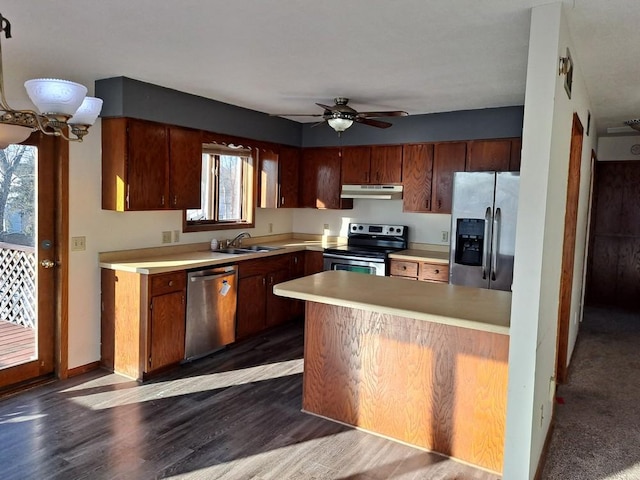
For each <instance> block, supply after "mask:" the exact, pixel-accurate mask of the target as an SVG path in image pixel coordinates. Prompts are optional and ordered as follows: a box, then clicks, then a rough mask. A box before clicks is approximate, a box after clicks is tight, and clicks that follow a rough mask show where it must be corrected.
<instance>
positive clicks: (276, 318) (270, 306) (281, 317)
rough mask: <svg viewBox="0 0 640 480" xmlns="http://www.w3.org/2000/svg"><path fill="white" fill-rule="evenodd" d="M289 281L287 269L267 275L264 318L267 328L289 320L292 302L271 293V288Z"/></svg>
mask: <svg viewBox="0 0 640 480" xmlns="http://www.w3.org/2000/svg"><path fill="white" fill-rule="evenodd" d="M287 280H289V271H288V270H287V269H281V270H276V271H275V272H271V273H269V274H268V275H267V308H266V310H265V313H264V316H265V317H266V322H267V326H268V327H271V326H273V325H280V324H281V323H284V322H287V321H288V320H290V319H291V313H292V312H291V310H292V302H291V300H289V299H288V298H286V297H279V296H278V295H275V294H274V293H273V286H274V285H276V284H278V283H282V282H286V281H287Z"/></svg>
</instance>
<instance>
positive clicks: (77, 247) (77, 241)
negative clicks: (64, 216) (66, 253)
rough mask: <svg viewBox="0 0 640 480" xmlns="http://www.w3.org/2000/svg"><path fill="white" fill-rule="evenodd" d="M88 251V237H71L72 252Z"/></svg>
mask: <svg viewBox="0 0 640 480" xmlns="http://www.w3.org/2000/svg"><path fill="white" fill-rule="evenodd" d="M86 249H87V237H71V251H73V252H81V251H83V250H86Z"/></svg>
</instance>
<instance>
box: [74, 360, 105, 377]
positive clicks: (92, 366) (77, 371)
mask: <svg viewBox="0 0 640 480" xmlns="http://www.w3.org/2000/svg"><path fill="white" fill-rule="evenodd" d="M99 368H100V362H99V361H98V362H91V363H87V364H86V365H80V366H79V367H74V368H70V369H69V370H67V378H71V377H77V376H78V375H82V374H83V373H87V372H91V371H93V370H97V369H99Z"/></svg>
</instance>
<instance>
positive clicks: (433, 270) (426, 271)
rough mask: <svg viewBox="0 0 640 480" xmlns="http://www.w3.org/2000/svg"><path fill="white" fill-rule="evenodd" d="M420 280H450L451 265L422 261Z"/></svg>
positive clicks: (446, 281)
mask: <svg viewBox="0 0 640 480" xmlns="http://www.w3.org/2000/svg"><path fill="white" fill-rule="evenodd" d="M419 278H420V280H422V281H427V282H445V283H448V282H449V265H442V264H438V263H424V262H423V263H421V264H420V276H419Z"/></svg>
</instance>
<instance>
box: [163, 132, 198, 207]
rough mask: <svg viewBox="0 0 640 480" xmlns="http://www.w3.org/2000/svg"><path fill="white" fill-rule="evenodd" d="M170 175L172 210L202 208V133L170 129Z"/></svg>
mask: <svg viewBox="0 0 640 480" xmlns="http://www.w3.org/2000/svg"><path fill="white" fill-rule="evenodd" d="M169 151H170V158H171V161H170V175H169V190H170V193H169V202H170V205H169V208H173V209H176V210H185V209H187V208H200V206H201V205H200V204H201V198H200V182H201V180H202V140H201V137H200V131H198V130H190V129H187V128H178V127H170V128H169Z"/></svg>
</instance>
